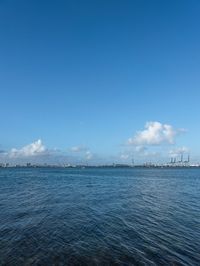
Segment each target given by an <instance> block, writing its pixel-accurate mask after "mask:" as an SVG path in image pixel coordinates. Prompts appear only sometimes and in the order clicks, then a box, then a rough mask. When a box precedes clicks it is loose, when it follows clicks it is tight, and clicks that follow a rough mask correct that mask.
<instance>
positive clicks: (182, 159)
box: [181, 153, 183, 163]
mask: <svg viewBox="0 0 200 266" xmlns="http://www.w3.org/2000/svg"><path fill="white" fill-rule="evenodd" d="M182 162H183V154H182V153H181V163H182Z"/></svg>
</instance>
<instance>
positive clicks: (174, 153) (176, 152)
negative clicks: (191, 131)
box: [169, 147, 189, 157]
mask: <svg viewBox="0 0 200 266" xmlns="http://www.w3.org/2000/svg"><path fill="white" fill-rule="evenodd" d="M188 152H189V149H188V148H187V147H179V148H176V149H173V150H170V151H169V155H170V156H172V157H176V156H179V155H182V154H184V153H188Z"/></svg>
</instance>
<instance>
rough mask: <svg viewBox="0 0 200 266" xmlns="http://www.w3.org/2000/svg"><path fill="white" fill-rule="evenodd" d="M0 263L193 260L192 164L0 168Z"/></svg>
mask: <svg viewBox="0 0 200 266" xmlns="http://www.w3.org/2000/svg"><path fill="white" fill-rule="evenodd" d="M0 265H20V266H21V265H200V170H199V169H39V168H38V169H31V168H30V169H0Z"/></svg>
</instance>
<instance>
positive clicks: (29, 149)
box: [8, 139, 48, 158]
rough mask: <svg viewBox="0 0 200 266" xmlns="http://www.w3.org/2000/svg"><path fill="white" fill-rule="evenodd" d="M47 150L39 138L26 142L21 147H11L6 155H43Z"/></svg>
mask: <svg viewBox="0 0 200 266" xmlns="http://www.w3.org/2000/svg"><path fill="white" fill-rule="evenodd" d="M47 152H48V150H47V149H46V148H45V146H44V145H43V143H42V141H41V139H38V140H37V141H35V142H33V143H31V144H28V145H26V146H24V147H22V148H21V149H15V148H13V149H11V151H10V152H8V155H9V157H10V158H20V157H31V156H38V155H43V154H47Z"/></svg>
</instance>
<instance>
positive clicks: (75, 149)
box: [70, 146, 88, 152]
mask: <svg viewBox="0 0 200 266" xmlns="http://www.w3.org/2000/svg"><path fill="white" fill-rule="evenodd" d="M87 150H88V148H86V147H84V146H73V147H71V148H70V151H72V152H85V151H87Z"/></svg>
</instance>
